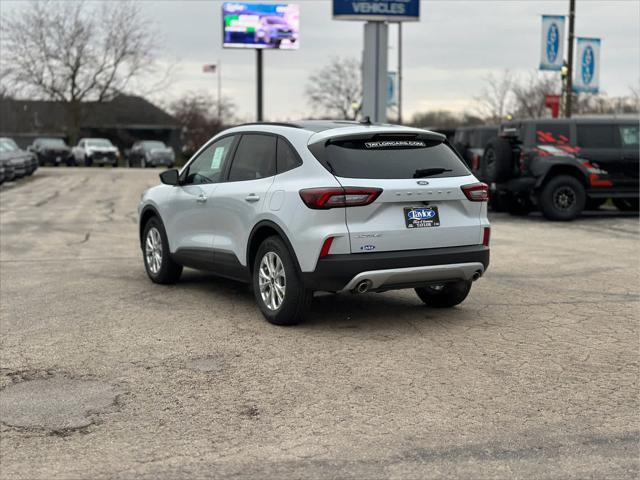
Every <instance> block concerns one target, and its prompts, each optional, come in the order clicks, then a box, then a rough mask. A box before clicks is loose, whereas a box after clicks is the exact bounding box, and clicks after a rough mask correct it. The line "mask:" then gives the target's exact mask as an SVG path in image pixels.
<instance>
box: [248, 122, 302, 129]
mask: <svg viewBox="0 0 640 480" xmlns="http://www.w3.org/2000/svg"><path fill="white" fill-rule="evenodd" d="M249 125H270V126H272V127H291V128H302V127H301V126H300V125H296V124H295V123H287V122H249V123H242V124H240V125H236V127H246V126H249Z"/></svg>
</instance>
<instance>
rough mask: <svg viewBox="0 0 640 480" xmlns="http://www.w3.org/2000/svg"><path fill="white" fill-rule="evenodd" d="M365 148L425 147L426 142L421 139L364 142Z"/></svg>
mask: <svg viewBox="0 0 640 480" xmlns="http://www.w3.org/2000/svg"><path fill="white" fill-rule="evenodd" d="M364 146H365V147H367V148H394V147H396V148H398V147H399V148H407V147H409V148H416V147H426V146H427V144H426V143H424V142H423V141H421V140H387V141H384V142H365V143H364Z"/></svg>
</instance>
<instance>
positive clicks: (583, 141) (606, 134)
mask: <svg viewBox="0 0 640 480" xmlns="http://www.w3.org/2000/svg"><path fill="white" fill-rule="evenodd" d="M577 127H578V146H579V147H582V148H615V147H616V146H617V144H616V139H615V135H616V132H615V128H614V126H613V125H612V124H604V123H603V124H592V125H589V124H578V126H577Z"/></svg>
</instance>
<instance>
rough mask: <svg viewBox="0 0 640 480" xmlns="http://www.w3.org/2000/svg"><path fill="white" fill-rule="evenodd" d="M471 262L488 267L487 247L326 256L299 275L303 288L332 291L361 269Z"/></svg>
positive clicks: (338, 288)
mask: <svg viewBox="0 0 640 480" xmlns="http://www.w3.org/2000/svg"><path fill="white" fill-rule="evenodd" d="M470 262H479V263H482V265H484V269H485V271H486V270H487V268H488V267H489V247H485V246H484V245H469V246H464V247H446V248H427V249H420V250H402V251H398V252H373V253H351V254H344V255H328V256H326V257H325V258H322V259H320V260H318V264H317V265H316V269H315V271H313V272H302V278H303V280H304V284H305V287H306V288H309V289H312V290H325V291H330V292H332V291H338V290H342V289H343V288H344V286H345V285H346V284H347V283H348V282H349V280H351V279H352V278H353V277H355V276H356V275H357V274H359V273H362V272H368V271H372V270H387V269H392V268H408V267H426V266H433V265H449V264H455V263H470Z"/></svg>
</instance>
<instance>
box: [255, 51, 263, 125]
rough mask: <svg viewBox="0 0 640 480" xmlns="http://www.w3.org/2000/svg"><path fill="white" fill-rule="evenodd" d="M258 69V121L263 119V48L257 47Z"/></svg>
mask: <svg viewBox="0 0 640 480" xmlns="http://www.w3.org/2000/svg"><path fill="white" fill-rule="evenodd" d="M256 69H257V71H258V78H257V80H258V81H257V84H258V90H257V92H256V100H257V102H258V105H257V108H256V110H257V117H258V118H257V121H258V122H261V121H262V49H261V48H256Z"/></svg>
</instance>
